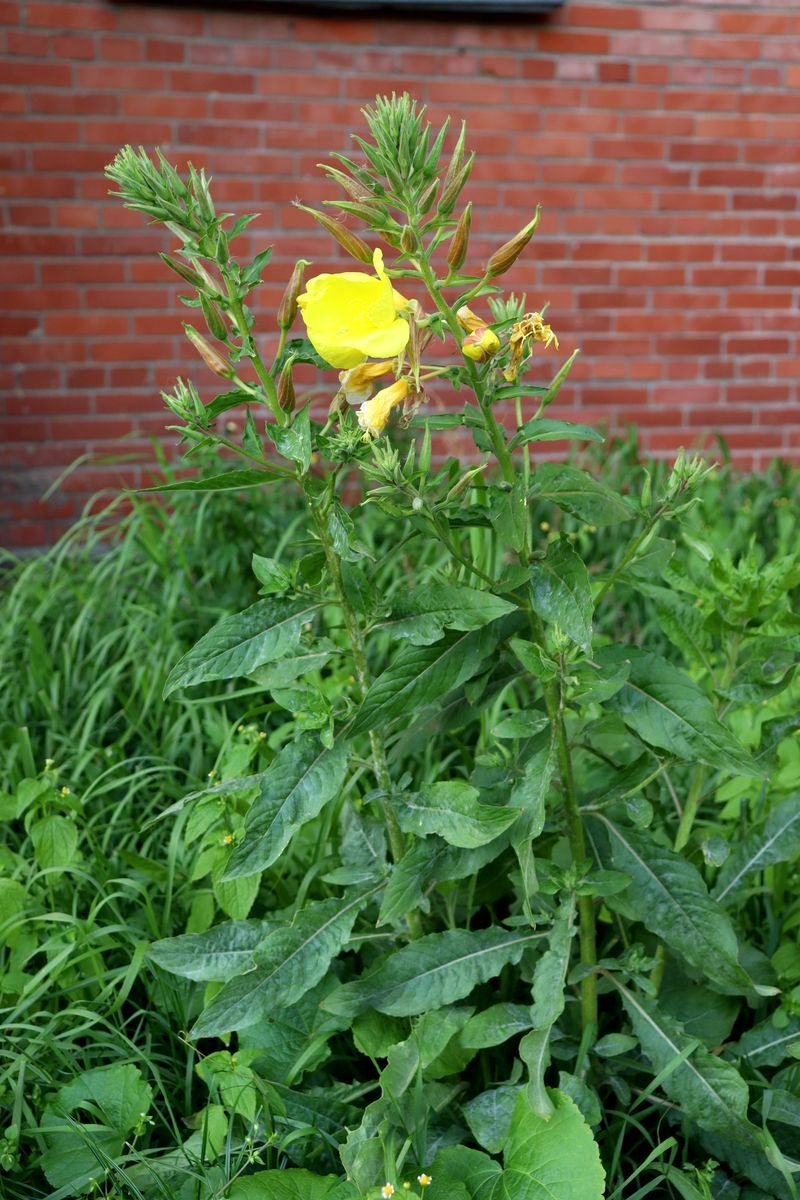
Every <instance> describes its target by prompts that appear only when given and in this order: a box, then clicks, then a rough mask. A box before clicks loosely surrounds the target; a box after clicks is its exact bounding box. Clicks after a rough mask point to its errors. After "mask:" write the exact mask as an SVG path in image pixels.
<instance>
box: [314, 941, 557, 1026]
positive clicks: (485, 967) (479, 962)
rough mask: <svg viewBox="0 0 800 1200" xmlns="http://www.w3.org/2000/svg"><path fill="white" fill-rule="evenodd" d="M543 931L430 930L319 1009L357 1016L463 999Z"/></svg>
mask: <svg viewBox="0 0 800 1200" xmlns="http://www.w3.org/2000/svg"><path fill="white" fill-rule="evenodd" d="M543 936H544V934H542V933H530V932H527V933H510V932H508V931H507V930H505V929H499V928H493V929H478V930H475V931H469V930H466V929H450V930H447V931H446V932H445V933H430V934H427V935H426V936H425V937H422V938H419V939H418V940H417V941H415V942H412V943H410V944H409V945H408V946H404V947H403V948H402V950H398V951H397V952H396V953H395V954H392V955H390V956H389V957H388V958H386V959H384V960H383V962H381V963H380V964H379V965H378V966H377V967H376V968H375V969H374V970H373V971H371V972H370V973H369V974H368V975H365V976H363V977H362V978H361V979H357V980H355V981H354V982H353V983H346V984H344V985H343V986H342V987H340V988H337V990H336V991H335V992H332V993H331V995H330V996H328V997H327V999H326V1000H325V1002H324V1004H323V1008H325V1009H327V1011H329V1012H333V1013H337V1014H338V1015H340V1016H357V1015H358V1014H359V1013H361V1012H364V1010H365V1009H367V1008H377V1009H378V1011H379V1012H384V1013H389V1014H390V1016H395V1017H407V1016H414V1015H415V1014H416V1013H421V1012H426V1011H428V1010H430V1009H433V1008H440V1007H442V1006H443V1005H445V1004H452V1003H453V1002H454V1001H456V1000H463V999H464V997H465V996H468V995H469V993H470V992H471V991H472V989H473V988H474V987H476V986H477V985H478V984H479V983H486V982H487V980H489V979H493V978H495V977H496V976H497V975H499V974H500V971H501V970H502V969H503V967H504V966H506V965H507V964H508V963H518V962H519V960H520V958H521V957H522V954H523V952H524V951H525V949H526V948H527V947H529V946H532V945H534V943H535V942H537V941H539V940H540V939H541V938H542V937H543Z"/></svg>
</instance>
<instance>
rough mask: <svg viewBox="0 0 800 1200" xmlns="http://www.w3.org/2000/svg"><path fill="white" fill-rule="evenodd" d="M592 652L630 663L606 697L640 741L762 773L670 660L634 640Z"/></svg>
mask: <svg viewBox="0 0 800 1200" xmlns="http://www.w3.org/2000/svg"><path fill="white" fill-rule="evenodd" d="M596 657H597V661H598V663H599V664H600V665H601V666H604V665H622V664H623V663H627V664H629V665H630V674H629V675H628V678H627V680H626V681H625V682H624V683H623V685H622V687H621V688H620V689H619V690H618V691H617V692H615V694H614V695H613V696H611V697H610V699H609V701H608V703H609V706H610V707H611V708H612V709H613V710H614V711H615V712H618V713H619V715H620V716H621V717H622V719H623V721H624V722H625V724H626V725H628V726H629V727H630V728H631V729H633V730H634V732H635V733H637V734H638V735H639V737H640V738H641V739H642V741H644V742H646V743H647V744H648V745H650V746H656V747H658V748H659V749H662V750H667V751H668V752H669V753H670V754H674V755H675V757H676V758H680V759H683V760H685V761H687V762H702V763H706V764H707V765H708V766H710V767H718V768H720V769H722V770H725V771H731V772H733V773H734V774H737V775H747V776H749V777H751V778H756V779H758V778H760V777H761V771H760V770H759V768H758V767H757V766H756V765H755V764H754V763H753V761H752V759H751V758H750V756H749V755H748V753H747V751H746V750H745V749H744V747H743V746H741V745H740V743H739V742H738V741H737V740H736V738H735V737H734V735H733V734H732V733H731V732H730V730H729V729H728V728H727V727H726V726H725V725H723V724H722V722H721V721H720V720H719V718H718V717H717V715H716V713H715V712H714V707H713V705H712V703H711V701H710V700H709V699H708V698H707V696H705V695H704V694H703V693H702V692H701V691H700V689H699V688H698V686H697V684H696V683H694V682H693V680H691V679H690V678H689V676H688V675H685V674H684V673H683V672H682V671H679V670H678V668H677V667H674V666H673V665H672V663H670V662H668V661H667V660H666V659H665V658H661V657H660V655H658V654H650V653H648V652H646V651H643V650H638V649H636V648H635V647H633V646H614V647H609V648H608V649H605V650H601V651H600V652H599V653H598V654H597V656H596Z"/></svg>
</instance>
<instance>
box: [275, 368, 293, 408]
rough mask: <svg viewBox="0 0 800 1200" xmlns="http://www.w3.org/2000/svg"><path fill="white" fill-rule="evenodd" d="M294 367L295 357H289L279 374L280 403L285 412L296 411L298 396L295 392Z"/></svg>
mask: <svg viewBox="0 0 800 1200" xmlns="http://www.w3.org/2000/svg"><path fill="white" fill-rule="evenodd" d="M293 367H294V358H292V357H289V358H287V360H286V362H285V363H284V364H283V369H282V370H281V373H280V375H279V376H278V389H277V390H278V404H279V405H280V407H281V408H282V409H283V411H284V412H285V413H292V412H294V406H295V403H296V396H295V392H294V380H293V379H292V369H293Z"/></svg>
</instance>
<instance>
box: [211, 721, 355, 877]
mask: <svg viewBox="0 0 800 1200" xmlns="http://www.w3.org/2000/svg"><path fill="white" fill-rule="evenodd" d="M347 749H348V747H347V743H346V742H344V741H343V740H342V739H341V738H340V739H338V740H337V741H335V742H334V744H333V746H332V747H331V748H330V749H328V748H327V747H325V746H323V745H322V743H321V742H320V740H319V738H318V736H317V735H316V734H314V733H305V734H301V735H300V737H299V738H297V740H296V741H294V742H289V743H288V744H287V745H286V746H284V747H283V748H282V749H281V750H279V752H278V754H277V755H276V756H275V758H274V759H273V761H272V762H271V763H270V765H269V766H268V767H267V769H266V771H264V772H263V773H262V774H261V775H256V776H253V777H252V778H253V782H257V783H258V794H257V795H256V797H255V799H254V800H253V803H252V804H251V805H250V808H249V809H248V811H247V816H246V817H245V824H244V836H243V838H242V841H241V842H240V843H239V845H238V846H237V847H236V849H235V850H234V852H233V854H232V855H231V858H230V861H229V862H228V865H227V867H226V869H225V873H224V875H223V879H226V880H230V879H237V878H240V877H242V876H245V875H253V874H255V873H256V872H258V871H264V870H266V868H267V867H270V866H272V864H273V863H274V862H275V861H276V859H277V858H278V857H279V856H280V855H281V854H282V853H283V851H284V850H285V849H286V847H287V846H288V844H289V842H290V841H291V839H292V837H293V836H294V834H295V833H296V832H297V830H298V829H300V827H301V826H302V825H304V824H305V823H306V822H307V821H311V820H313V818H314V817H316V816H318V815H319V813H320V812H322V809H323V808H324V807H325V805H326V804H328V802H329V801H330V800H332V799H333V798H334V797H335V796H336V795H337V794H338V792H339V790H340V789H341V786H342V784H343V782H344V777H345V775H346V773H347Z"/></svg>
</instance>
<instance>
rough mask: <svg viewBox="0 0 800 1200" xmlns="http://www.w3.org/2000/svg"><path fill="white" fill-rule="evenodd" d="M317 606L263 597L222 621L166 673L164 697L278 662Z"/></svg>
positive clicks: (310, 603)
mask: <svg viewBox="0 0 800 1200" xmlns="http://www.w3.org/2000/svg"><path fill="white" fill-rule="evenodd" d="M320 607H321V604H320V602H318V601H312V600H284V599H275V598H274V597H269V598H267V599H265V600H257V601H256V603H255V604H251V605H250V607H249V608H246V609H245V610H244V612H240V613H235V614H234V615H232V616H229V617H223V618H222V620H221V621H218V622H217V624H216V625H215V626H214V627H213V629H210V630H209V631H208V633H207V634H205V636H204V637H202V638H201V639H200V641H199V642H197V644H196V645H195V646H193V647H192V649H191V650H189V652H188V653H187V654H184V656H183V658H182V659H181V660H180V661H179V662H178V663H176V665H175V666H174V667H173V668H172V670H171V671H170V673H169V676H168V678H167V682H166V684H165V685H164V697H165V698H166V697H167V696H169V695H171V694H172V693H173V692H175V691H177V690H178V688H184V687H191V686H192V685H193V684H197V683H207V682H209V681H210V680H213V679H235V678H236V677H237V676H240V675H248V674H249V673H250V672H251V671H254V670H255V669H256V668H257V667H260V666H263V664H264V663H267V662H274V661H275V660H276V659H278V658H281V656H282V655H284V654H286V653H287V651H289V650H292V649H293V648H294V647H295V646H296V645H297V643H298V642H299V641H300V635H301V633H302V631H303V625H304V624H305V623H306V622H307V621H309V620H311V618H312V616H313V615H314V613H316V612H317V611H318V609H319V608H320Z"/></svg>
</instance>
